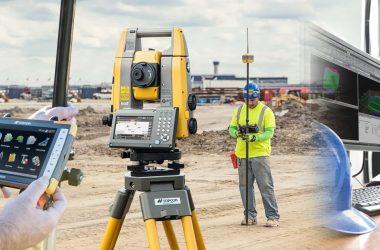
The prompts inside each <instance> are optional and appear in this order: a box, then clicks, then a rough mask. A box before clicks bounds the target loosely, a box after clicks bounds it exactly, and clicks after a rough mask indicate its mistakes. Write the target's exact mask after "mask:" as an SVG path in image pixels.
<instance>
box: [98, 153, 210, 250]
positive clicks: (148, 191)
mask: <svg viewBox="0 0 380 250" xmlns="http://www.w3.org/2000/svg"><path fill="white" fill-rule="evenodd" d="M148 154H149V153H148ZM142 155H143V156H144V158H145V157H147V156H149V155H150V156H151V154H149V155H147V153H144V154H142ZM176 155H177V156H178V155H180V154H178V152H176ZM129 156H130V155H129V152H128V157H129ZM134 156H135V157H136V155H134ZM161 156H163V155H161ZM166 156H167V154H166ZM124 158H126V157H124ZM130 158H131V159H132V158H133V157H130ZM137 158H138V157H137ZM148 158H149V157H148ZM176 158H178V157H176ZM146 165H147V163H146V162H144V161H138V164H137V165H132V166H128V170H130V171H128V172H127V174H126V175H125V186H124V188H121V189H120V190H119V191H118V193H117V195H116V197H115V200H114V202H113V205H112V207H111V211H110V218H109V221H108V224H107V228H106V232H105V235H104V238H103V241H102V243H101V245H100V249H101V250H109V249H113V248H114V247H115V244H116V241H117V238H118V236H119V233H120V230H121V227H122V224H123V222H124V219H125V216H126V215H127V213H128V211H129V208H130V206H131V204H132V201H133V197H134V194H135V192H136V191H140V192H143V193H142V194H140V206H141V210H142V214H143V219H144V224H145V228H146V233H147V236H148V243H149V248H150V249H151V250H158V249H160V243H159V238H158V231H157V225H156V222H157V221H162V225H163V227H164V230H165V234H166V237H167V240H168V243H169V245H170V248H171V249H172V250H178V249H179V246H178V242H177V239H176V236H175V234H174V230H173V226H172V224H171V221H172V220H181V222H182V228H183V232H184V238H185V242H186V248H187V249H188V250H196V249H199V250H203V249H206V247H205V244H204V242H203V237H202V233H201V230H200V227H199V223H198V219H197V214H196V212H195V207H194V203H193V199H192V197H191V193H190V189H189V188H188V187H187V186H185V175H184V174H181V173H180V171H179V167H180V165H181V164H178V163H176V162H173V163H172V164H171V165H170V164H169V166H170V169H155V168H151V167H149V166H148V167H147V166H146Z"/></svg>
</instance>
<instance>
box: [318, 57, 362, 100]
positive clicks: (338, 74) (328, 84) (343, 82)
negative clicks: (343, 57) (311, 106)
mask: <svg viewBox="0 0 380 250" xmlns="http://www.w3.org/2000/svg"><path fill="white" fill-rule="evenodd" d="M357 77H358V75H357V74H356V73H355V72H352V71H350V70H348V69H346V68H343V67H341V66H339V65H336V64H334V63H331V62H328V61H326V60H324V59H322V58H319V57H317V56H314V55H312V56H311V82H312V84H313V85H317V86H318V89H319V91H320V93H322V95H323V97H324V98H327V99H331V100H335V101H340V102H344V103H348V104H351V105H358V101H357V91H358V90H357Z"/></svg>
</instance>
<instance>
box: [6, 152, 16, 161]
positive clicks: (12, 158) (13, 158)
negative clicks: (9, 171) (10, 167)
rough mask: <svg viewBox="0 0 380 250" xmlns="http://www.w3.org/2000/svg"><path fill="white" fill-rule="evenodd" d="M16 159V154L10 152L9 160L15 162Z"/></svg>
mask: <svg viewBox="0 0 380 250" xmlns="http://www.w3.org/2000/svg"><path fill="white" fill-rule="evenodd" d="M15 160H16V154H15V153H10V154H9V157H8V162H14V161H15Z"/></svg>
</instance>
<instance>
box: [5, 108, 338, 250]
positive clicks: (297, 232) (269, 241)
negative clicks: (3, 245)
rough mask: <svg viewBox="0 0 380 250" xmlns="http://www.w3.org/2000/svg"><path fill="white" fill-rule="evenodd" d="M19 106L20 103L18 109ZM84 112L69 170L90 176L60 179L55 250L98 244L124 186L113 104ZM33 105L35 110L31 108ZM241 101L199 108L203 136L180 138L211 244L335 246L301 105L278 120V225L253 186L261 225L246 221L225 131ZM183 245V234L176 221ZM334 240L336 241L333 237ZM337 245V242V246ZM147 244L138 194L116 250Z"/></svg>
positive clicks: (24, 111)
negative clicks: (63, 206) (62, 207)
mask: <svg viewBox="0 0 380 250" xmlns="http://www.w3.org/2000/svg"><path fill="white" fill-rule="evenodd" d="M46 104H47V103H31V102H16V101H13V100H12V102H11V103H7V104H1V105H2V107H3V108H1V110H0V113H6V112H11V113H13V115H14V116H18V117H26V116H28V115H30V114H31V113H32V112H33V111H34V110H37V109H38V108H39V107H42V106H44V105H46ZM15 106H17V107H16V108H15ZM77 106H78V107H79V108H80V113H79V115H78V116H77V120H78V138H77V140H76V142H75V151H76V156H75V160H73V161H70V162H69V167H76V168H80V169H81V170H82V171H83V172H84V173H85V178H84V180H83V182H82V184H81V185H80V186H79V187H71V186H68V184H67V183H65V184H63V189H64V192H65V195H66V197H67V199H68V208H67V210H66V212H65V214H64V216H63V218H62V219H61V221H60V223H59V226H58V236H57V249H97V248H98V246H99V244H100V242H101V240H102V237H103V234H104V230H105V227H106V223H107V220H108V208H109V206H110V205H111V203H112V201H113V199H114V196H115V194H116V192H117V190H118V189H119V188H121V187H123V185H124V174H125V173H126V172H127V164H128V160H122V159H121V158H120V157H119V153H120V150H117V149H109V148H108V146H107V144H108V136H109V128H108V127H104V126H102V125H101V120H100V119H101V117H102V116H103V115H105V114H108V110H109V102H107V101H85V102H83V103H80V104H77ZM30 107H33V108H30ZM236 107H237V106H236V105H235V106H233V105H213V106H200V107H198V108H197V110H196V112H195V117H196V118H197V119H198V126H199V133H198V134H197V135H194V136H193V137H191V138H188V139H186V140H183V141H180V142H178V147H179V148H181V149H182V150H183V158H182V162H183V163H185V169H184V170H183V173H185V174H186V184H187V185H188V186H189V187H190V189H191V191H192V195H193V199H194V203H195V207H196V210H197V212H198V215H199V222H200V226H201V229H202V232H203V236H204V240H205V243H206V246H207V248H208V249H284V248H287V249H334V248H336V249H337V248H339V244H338V242H339V240H338V239H339V237H340V235H337V234H333V233H331V232H330V231H328V230H326V229H324V228H323V227H322V226H321V225H320V218H319V211H320V209H321V208H320V206H319V203H318V196H319V191H320V190H319V188H318V183H317V180H316V178H315V176H316V175H318V173H319V172H318V171H319V170H320V169H318V168H317V167H315V166H314V164H313V163H315V162H318V157H319V156H318V155H317V154H316V153H315V152H314V151H313V148H312V146H311V133H310V131H311V128H310V119H309V116H308V114H307V113H305V112H304V110H303V109H302V107H299V106H294V107H292V108H291V112H289V113H287V114H285V115H284V116H283V117H277V118H276V119H277V130H276V136H275V138H274V139H273V156H272V157H271V163H272V174H273V177H274V183H275V192H276V195H277V200H278V205H279V211H280V215H281V220H280V223H281V225H280V227H278V228H266V227H264V226H263V225H264V224H265V222H266V219H265V216H264V208H263V205H262V201H261V198H260V194H259V192H258V189H257V187H256V186H255V192H256V201H257V209H258V212H259V214H258V222H259V224H258V225H255V226H249V227H245V226H241V225H240V221H241V220H242V219H243V209H242V202H241V199H240V194H239V190H238V175H237V171H236V170H234V169H232V167H231V163H230V160H229V151H230V150H231V149H233V147H234V140H233V139H231V138H229V136H228V133H227V132H226V128H227V126H228V124H229V122H230V119H231V116H232V112H233V110H234V108H236ZM174 227H175V231H176V233H177V237H178V241H179V243H180V245H181V248H184V239H183V232H182V229H181V228H180V224H179V222H178V221H175V222H174ZM158 229H159V235H160V242H161V246H162V249H168V248H169V247H168V244H167V241H166V238H165V234H164V231H163V229H162V227H161V225H159V226H158ZM332 239H337V240H335V241H332ZM334 242H335V243H334ZM147 248H148V244H147V240H146V234H145V229H144V224H143V220H142V215H141V211H140V205H139V201H138V194H137V195H136V196H135V199H134V201H133V204H132V206H131V209H130V212H129V214H128V215H127V217H126V220H125V223H124V225H123V227H122V230H121V233H120V235H119V238H118V241H117V245H116V249H147Z"/></svg>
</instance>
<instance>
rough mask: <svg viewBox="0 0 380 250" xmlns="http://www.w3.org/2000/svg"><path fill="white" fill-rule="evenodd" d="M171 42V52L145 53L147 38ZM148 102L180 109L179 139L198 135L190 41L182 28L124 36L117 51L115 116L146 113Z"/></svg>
mask: <svg viewBox="0 0 380 250" xmlns="http://www.w3.org/2000/svg"><path fill="white" fill-rule="evenodd" d="M162 37H167V38H170V41H171V42H170V47H169V48H168V49H167V50H163V51H158V50H154V49H148V50H143V49H142V46H143V45H144V39H145V38H155V39H156V38H157V39H160V38H162ZM145 101H157V102H159V103H160V107H177V108H178V122H177V132H176V137H177V138H185V137H188V136H189V134H193V133H196V129H197V124H196V120H195V119H194V118H193V114H192V113H193V110H195V108H196V98H195V96H194V95H193V94H192V90H191V81H190V63H189V57H188V51H187V45H186V40H185V37H184V35H183V32H182V30H181V29H180V28H178V27H174V28H172V29H166V30H165V29H140V28H130V29H127V30H126V31H124V32H122V34H121V37H120V40H119V45H118V48H117V51H116V57H115V64H114V77H113V86H112V108H111V109H112V112H114V111H116V110H118V109H139V108H140V109H143V104H144V102H145Z"/></svg>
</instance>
